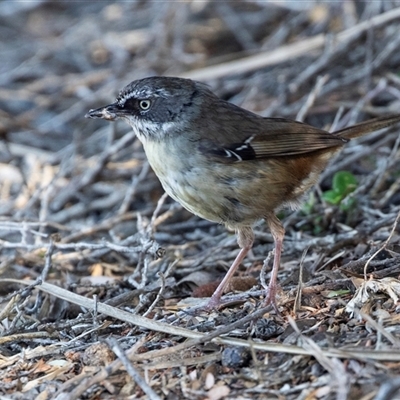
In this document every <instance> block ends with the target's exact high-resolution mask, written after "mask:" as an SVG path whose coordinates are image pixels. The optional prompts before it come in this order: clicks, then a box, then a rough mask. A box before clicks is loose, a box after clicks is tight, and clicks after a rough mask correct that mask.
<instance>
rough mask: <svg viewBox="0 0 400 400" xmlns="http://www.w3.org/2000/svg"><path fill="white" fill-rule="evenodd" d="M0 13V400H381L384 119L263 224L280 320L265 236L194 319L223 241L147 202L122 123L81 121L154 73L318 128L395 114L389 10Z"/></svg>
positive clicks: (391, 367)
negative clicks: (280, 227) (268, 294)
mask: <svg viewBox="0 0 400 400" xmlns="http://www.w3.org/2000/svg"><path fill="white" fill-rule="evenodd" d="M0 21H1V23H0V37H1V38H2V41H0V49H1V54H2V56H1V58H2V62H1V64H0V140H1V141H0V382H1V384H0V397H1V399H41V400H43V399H57V400H61V399H125V398H126V399H151V400H156V399H184V398H187V399H210V400H218V399H307V400H310V399H338V400H344V399H357V400H359V399H363V400H368V399H375V400H385V399H387V400H389V399H395V398H396V395H395V392H396V390H397V388H398V387H400V382H399V379H400V378H399V374H400V324H399V319H400V306H399V304H398V296H399V295H400V282H399V280H398V277H399V273H400V245H399V236H400V234H399V224H398V222H399V206H400V189H399V188H400V149H399V143H400V136H399V129H400V128H399V127H398V126H397V127H393V128H390V129H386V130H382V131H379V132H376V133H372V134H370V135H368V136H365V137H363V138H361V139H358V140H357V141H354V142H351V143H349V144H348V145H346V146H345V147H344V149H343V151H341V152H340V154H339V155H338V156H336V157H335V159H334V160H332V162H331V163H330V166H329V167H328V168H327V169H326V170H325V171H324V172H323V174H322V176H321V180H320V183H319V185H318V186H317V187H315V188H314V189H313V190H312V191H311V192H310V194H309V195H308V197H307V198H306V199H305V202H304V204H303V206H302V207H301V209H300V210H297V211H290V210H284V211H282V212H281V213H280V214H279V217H280V218H281V219H282V221H283V223H284V226H285V229H286V237H285V242H284V252H283V256H282V262H281V268H280V271H279V275H278V280H279V284H280V289H279V293H278V309H279V313H277V312H275V311H274V310H273V309H271V307H265V306H264V304H263V298H264V290H263V285H262V282H263V281H264V280H265V281H266V282H268V279H269V273H270V271H271V261H269V263H268V262H266V263H264V260H265V259H266V258H267V256H268V255H269V254H271V251H272V250H273V240H272V236H271V234H270V232H269V231H268V229H267V227H266V225H265V223H260V224H259V225H257V226H256V227H255V244H254V248H253V250H252V252H251V254H250V255H249V256H248V257H247V258H246V259H245V261H244V262H243V265H242V266H241V267H240V268H239V271H238V272H237V273H236V276H235V279H234V280H233V281H232V284H231V286H230V293H227V294H226V297H225V301H224V305H223V306H222V307H221V308H220V309H218V310H214V311H204V310H202V309H201V308H200V309H199V308H198V306H199V305H201V304H204V302H205V301H206V299H204V298H207V297H209V296H210V295H211V294H212V292H213V290H214V288H215V287H216V285H217V284H218V282H219V281H220V280H221V278H222V277H223V276H224V273H225V272H226V271H227V268H228V267H229V265H230V264H231V263H232V261H233V259H234V258H235V256H236V255H237V252H238V245H237V242H236V238H235V235H234V232H230V231H228V230H227V229H226V228H225V227H224V226H222V225H218V224H215V223H211V222H208V221H205V220H201V219H200V218H198V217H195V216H193V215H192V214H190V213H189V212H188V211H186V210H184V209H183V208H182V207H181V206H180V205H179V204H177V203H176V202H174V201H173V200H172V199H170V198H169V197H167V196H165V195H164V194H163V189H162V187H161V185H160V183H159V181H158V179H157V178H156V176H155V175H154V173H153V172H152V170H151V168H150V167H149V165H148V163H147V161H146V157H145V155H144V152H143V149H142V147H141V144H140V142H139V141H138V140H137V139H136V138H135V136H134V134H133V132H132V131H131V129H130V128H129V127H128V125H126V124H124V123H122V122H121V123H119V122H118V123H109V122H106V121H102V120H88V119H85V118H84V116H85V114H86V113H87V112H88V110H89V109H92V108H96V107H99V106H101V105H105V104H109V103H111V102H112V101H113V100H114V99H115V96H116V95H117V93H118V91H119V90H120V89H122V88H123V87H124V86H125V85H126V84H127V83H129V82H130V81H132V80H134V79H138V78H143V77H146V76H152V75H172V76H182V77H186V78H192V79H196V80H199V81H202V82H205V83H207V84H208V85H209V86H210V88H211V89H212V90H213V91H214V92H215V93H216V94H217V95H218V96H220V97H222V98H223V99H226V100H228V101H231V102H233V103H235V104H237V105H240V106H242V107H244V108H246V109H249V110H252V111H253V112H256V113H259V114H261V115H263V116H265V117H284V118H291V119H297V120H300V121H304V122H307V123H309V124H311V125H313V126H316V127H319V128H323V129H326V130H328V131H333V130H337V129H340V128H343V127H345V126H348V125H351V124H354V123H356V122H359V121H364V120H368V119H371V118H373V117H376V116H381V115H385V114H390V113H398V112H399V110H400V74H399V72H400V70H399V65H400V28H399V26H400V25H399V21H400V1H374V2H357V1H345V2H325V3H320V2H317V1H311V0H310V1H307V2H300V1H280V2H274V1H265V2H257V1H254V2H252V1H247V2H240V1H235V2H207V1H204V2H196V1H187V2H142V1H131V2H112V1H102V2H64V1H59V2H52V1H46V0H36V1H30V2H13V1H5V2H2V3H1V4H0ZM343 181H345V182H348V181H351V183H352V188H351V189H352V191H351V190H349V185H347V184H346V185H345V184H343ZM255 195H256V194H255ZM263 265H265V267H264V270H265V271H263V273H262V274H261V271H262V269H263ZM260 274H261V275H262V276H263V279H261V280H260ZM264 275H265V277H264ZM397 398H400V395H397Z"/></svg>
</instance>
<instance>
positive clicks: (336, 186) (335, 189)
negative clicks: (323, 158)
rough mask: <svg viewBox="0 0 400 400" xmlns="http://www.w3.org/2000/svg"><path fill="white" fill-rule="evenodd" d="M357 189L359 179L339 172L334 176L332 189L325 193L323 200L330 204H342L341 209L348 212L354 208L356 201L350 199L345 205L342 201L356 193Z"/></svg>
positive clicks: (350, 174)
mask: <svg viewBox="0 0 400 400" xmlns="http://www.w3.org/2000/svg"><path fill="white" fill-rule="evenodd" d="M356 187H357V179H356V178H355V176H354V175H353V174H352V173H351V172H348V171H339V172H336V174H335V175H334V176H333V180H332V189H331V190H327V191H326V192H324V193H323V194H322V198H323V199H324V200H325V201H326V202H328V203H330V204H334V205H338V204H340V208H341V209H342V210H343V211H348V210H349V209H350V208H352V207H353V205H354V203H355V201H354V199H353V198H350V199H348V201H346V202H345V203H343V204H342V201H343V199H344V198H346V197H347V195H348V194H350V193H351V192H354V190H355V189H356Z"/></svg>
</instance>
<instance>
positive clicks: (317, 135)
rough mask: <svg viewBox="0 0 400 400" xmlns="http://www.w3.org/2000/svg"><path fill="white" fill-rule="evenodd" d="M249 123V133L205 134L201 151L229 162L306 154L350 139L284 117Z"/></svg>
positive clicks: (341, 143) (200, 142)
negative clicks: (207, 135)
mask: <svg viewBox="0 0 400 400" xmlns="http://www.w3.org/2000/svg"><path fill="white" fill-rule="evenodd" d="M246 125H248V127H249V130H248V132H237V131H236V130H233V132H231V133H230V134H228V135H226V134H225V135H218V134H214V135H210V136H209V137H207V138H204V136H203V138H202V140H200V141H199V150H200V151H201V152H202V153H203V154H205V155H208V156H210V157H213V158H214V159H216V160H218V161H220V162H225V163H226V162H238V161H246V160H256V159H266V158H276V157H285V156H296V155H302V154H307V153H312V152H315V151H318V150H324V149H327V148H331V147H340V146H342V145H343V144H344V143H346V142H348V139H345V138H343V137H339V136H335V135H333V134H330V133H328V132H325V131H323V130H320V129H318V128H314V127H312V126H310V125H307V124H303V123H301V122H297V121H292V120H287V119H283V118H263V119H261V118H260V119H256V120H254V123H249V124H246ZM230 126H232V125H230ZM238 126H243V124H241V125H240V124H239V125H238ZM226 137H228V138H229V142H228V140H226ZM222 138H225V139H222Z"/></svg>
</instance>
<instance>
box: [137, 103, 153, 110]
mask: <svg viewBox="0 0 400 400" xmlns="http://www.w3.org/2000/svg"><path fill="white" fill-rule="evenodd" d="M150 106H151V101H150V100H139V107H140V109H141V110H143V111H147V110H148V109H149V108H150Z"/></svg>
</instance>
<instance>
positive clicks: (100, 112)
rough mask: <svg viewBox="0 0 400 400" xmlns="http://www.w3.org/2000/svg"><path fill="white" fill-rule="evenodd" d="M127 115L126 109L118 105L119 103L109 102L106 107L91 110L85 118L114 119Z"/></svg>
mask: <svg viewBox="0 0 400 400" xmlns="http://www.w3.org/2000/svg"><path fill="white" fill-rule="evenodd" d="M124 115H125V112H124V109H123V108H121V106H119V105H118V103H113V104H109V105H108V106H105V107H100V108H96V109H95V110H90V111H89V112H88V113H87V114H86V115H85V118H102V119H106V120H108V121H114V120H115V119H117V118H120V117H123V116H124Z"/></svg>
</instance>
